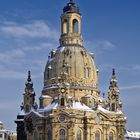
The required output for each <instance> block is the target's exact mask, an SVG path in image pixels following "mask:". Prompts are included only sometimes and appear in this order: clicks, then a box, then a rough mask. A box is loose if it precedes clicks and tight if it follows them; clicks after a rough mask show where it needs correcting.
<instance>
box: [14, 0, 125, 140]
mask: <svg viewBox="0 0 140 140" xmlns="http://www.w3.org/2000/svg"><path fill="white" fill-rule="evenodd" d="M81 22H82V15H81V13H80V10H79V7H78V6H77V5H76V4H75V3H74V2H73V1H72V0H70V2H68V3H67V5H66V6H65V7H64V9H63V13H62V14H61V36H60V40H59V42H60V45H59V47H57V49H56V51H54V50H53V51H51V52H50V53H49V56H48V61H47V64H46V66H45V72H44V87H43V90H42V93H41V96H40V98H39V105H37V104H36V101H35V91H34V88H33V82H32V79H31V73H30V71H29V72H28V78H27V82H26V84H25V91H24V93H23V103H22V105H21V113H20V114H19V115H18V116H17V119H16V121H15V122H16V124H17V140H125V133H126V129H125V124H126V116H125V114H124V113H123V112H122V103H121V102H120V90H119V87H118V83H117V79H116V74H115V69H113V71H112V76H111V80H110V85H109V90H108V99H106V98H105V97H104V96H101V95H100V92H99V91H100V90H99V87H98V75H99V73H98V69H97V66H96V64H95V61H94V55H93V53H88V52H87V50H86V46H83V37H82V33H81Z"/></svg>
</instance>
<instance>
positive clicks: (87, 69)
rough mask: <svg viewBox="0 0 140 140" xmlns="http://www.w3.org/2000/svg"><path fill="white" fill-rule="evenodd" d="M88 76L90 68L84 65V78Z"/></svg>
mask: <svg viewBox="0 0 140 140" xmlns="http://www.w3.org/2000/svg"><path fill="white" fill-rule="evenodd" d="M89 77H90V68H89V67H85V78H89Z"/></svg>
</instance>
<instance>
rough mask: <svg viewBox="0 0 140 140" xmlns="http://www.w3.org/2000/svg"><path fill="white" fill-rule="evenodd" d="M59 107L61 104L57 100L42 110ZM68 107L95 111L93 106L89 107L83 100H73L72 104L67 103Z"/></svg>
mask: <svg viewBox="0 0 140 140" xmlns="http://www.w3.org/2000/svg"><path fill="white" fill-rule="evenodd" d="M58 107H59V104H58V103H57V102H53V103H51V104H49V105H48V106H47V107H45V108H44V109H43V110H42V111H51V110H53V109H57V108H58ZM66 108H67V109H77V110H84V111H91V112H94V111H93V110H92V109H91V108H89V107H88V106H86V105H85V104H82V103H81V102H73V103H72V105H71V106H67V105H66Z"/></svg>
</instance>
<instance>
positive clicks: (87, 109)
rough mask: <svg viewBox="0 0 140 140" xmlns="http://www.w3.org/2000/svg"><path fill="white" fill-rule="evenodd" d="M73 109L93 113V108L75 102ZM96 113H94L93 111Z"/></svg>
mask: <svg viewBox="0 0 140 140" xmlns="http://www.w3.org/2000/svg"><path fill="white" fill-rule="evenodd" d="M72 108H73V109H78V110H86V111H93V110H92V109H91V108H89V107H88V106H86V105H85V104H82V103H81V102H73V106H72ZM93 112H94V111H93Z"/></svg>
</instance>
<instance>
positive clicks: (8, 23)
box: [0, 0, 140, 131]
mask: <svg viewBox="0 0 140 140" xmlns="http://www.w3.org/2000/svg"><path fill="white" fill-rule="evenodd" d="M67 1H68V0H61V1H58V0H53V1H51V0H24V1H19V0H11V1H9V0H1V1H0V120H1V121H3V122H4V123H5V125H6V128H7V129H12V130H15V124H14V120H15V119H16V115H17V114H18V112H19V111H20V104H21V102H22V93H23V92H24V88H25V86H24V84H25V82H26V78H27V71H28V70H31V71H32V76H33V82H34V88H35V91H36V95H37V98H38V97H39V96H40V94H41V90H42V88H43V72H44V68H45V64H46V62H47V56H48V53H49V51H50V50H52V49H54V48H57V46H59V42H58V39H59V35H60V15H61V13H62V9H63V7H64V6H65V4H66V3H67ZM75 1H76V3H77V4H78V5H79V7H80V11H81V13H82V17H83V19H82V34H83V38H84V45H85V47H86V48H87V49H88V50H89V51H92V52H94V54H95V62H96V64H97V66H98V68H99V86H100V90H101V93H106V97H107V91H108V87H109V80H110V78H111V72H112V68H116V74H117V79H118V84H119V87H120V90H121V100H122V102H123V111H124V112H125V113H126V115H127V118H128V123H127V128H128V129H130V130H139V131H140V123H139V117H140V111H139V108H140V104H139V99H140V78H139V77H140V56H139V53H140V8H139V5H140V1H139V0H114V1H112V0H88V1H82V0H75Z"/></svg>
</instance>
